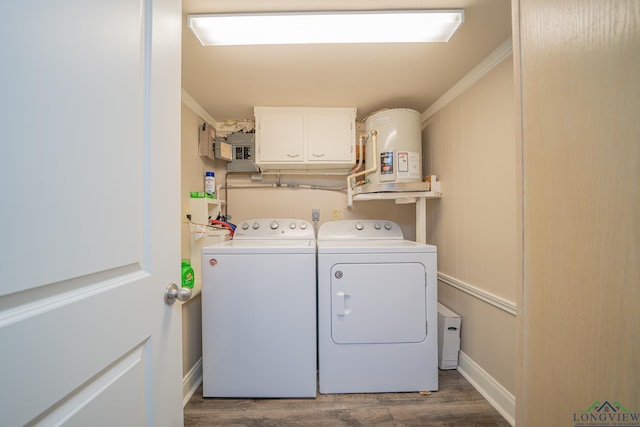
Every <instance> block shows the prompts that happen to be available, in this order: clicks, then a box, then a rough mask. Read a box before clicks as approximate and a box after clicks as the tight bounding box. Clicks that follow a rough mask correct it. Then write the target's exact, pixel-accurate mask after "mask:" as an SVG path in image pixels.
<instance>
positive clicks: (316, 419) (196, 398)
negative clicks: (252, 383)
mask: <svg viewBox="0 0 640 427" xmlns="http://www.w3.org/2000/svg"><path fill="white" fill-rule="evenodd" d="M439 382H440V390H439V391H437V392H433V393H431V394H430V395H421V394H419V393H376V394H328V395H325V394H318V396H317V397H316V398H315V399H217V398H203V397H202V385H201V386H200V387H199V388H198V390H197V391H196V392H195V394H194V395H193V397H192V398H191V399H190V400H189V403H187V405H186V406H185V408H184V425H185V427H190V426H224V427H227V426H277V427H287V426H295V427H298V426H314V427H316V426H330V427H333V426H434V427H443V426H456V427H466V426H475V427H488V426H492V427H493V426H505V427H507V426H510V424H509V423H508V422H507V421H506V420H505V419H504V418H502V416H501V415H500V414H499V413H498V412H497V411H496V410H495V409H494V408H493V407H492V406H491V405H490V404H489V403H488V402H487V401H486V400H485V399H484V398H483V397H482V396H481V395H480V393H478V392H477V391H476V390H475V389H474V388H473V387H472V386H471V384H469V383H468V382H467V380H465V379H464V377H462V375H460V373H458V371H456V370H451V371H439Z"/></svg>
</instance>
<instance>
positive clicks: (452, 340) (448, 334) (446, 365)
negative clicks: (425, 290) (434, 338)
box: [438, 303, 460, 369]
mask: <svg viewBox="0 0 640 427" xmlns="http://www.w3.org/2000/svg"><path fill="white" fill-rule="evenodd" d="M459 351H460V316H459V315H458V314H456V313H454V312H453V311H451V310H449V309H448V308H447V307H445V306H444V305H442V304H440V303H438V367H439V368H440V369H456V368H457V367H458V353H459Z"/></svg>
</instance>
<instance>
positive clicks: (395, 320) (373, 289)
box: [331, 263, 427, 344]
mask: <svg viewBox="0 0 640 427" xmlns="http://www.w3.org/2000/svg"><path fill="white" fill-rule="evenodd" d="M426 277H427V274H426V270H425V267H424V265H422V264H420V263H375V264H374V263H358V264H335V265H334V266H333V267H332V269H331V336H332V338H333V341H334V342H336V343H338V344H384V343H416V342H422V341H424V340H425V338H426V336H427V325H426V286H427V278H426Z"/></svg>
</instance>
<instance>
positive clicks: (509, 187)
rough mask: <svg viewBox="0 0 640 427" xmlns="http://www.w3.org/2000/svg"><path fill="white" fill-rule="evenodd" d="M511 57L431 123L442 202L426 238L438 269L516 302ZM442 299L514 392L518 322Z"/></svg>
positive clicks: (427, 139)
mask: <svg viewBox="0 0 640 427" xmlns="http://www.w3.org/2000/svg"><path fill="white" fill-rule="evenodd" d="M514 121H515V114H514V94H513V61H512V58H511V56H509V57H508V58H507V59H505V60H504V61H502V62H501V63H500V64H498V65H497V66H496V67H495V68H493V69H492V70H491V71H490V72H489V73H488V74H486V75H485V76H483V77H482V78H481V79H480V80H478V81H477V82H476V83H474V84H473V85H472V86H470V87H469V88H467V89H466V90H465V91H464V92H463V93H461V94H460V95H459V96H457V97H456V98H455V99H454V100H453V101H452V102H450V103H449V104H447V105H446V106H445V107H444V108H442V109H441V110H440V111H439V112H437V113H436V114H435V115H434V116H433V117H431V118H430V119H429V121H428V123H427V126H426V128H425V129H424V131H423V140H424V143H425V148H424V150H425V155H426V159H425V160H426V167H427V172H428V173H429V174H435V175H437V176H438V178H439V180H440V181H441V185H442V194H443V196H442V198H441V199H440V200H435V201H431V202H429V203H428V204H427V240H429V241H432V242H433V243H435V244H436V245H437V246H438V271H439V273H442V274H445V275H447V276H449V277H450V278H452V279H454V280H455V281H456V282H462V283H463V284H464V285H469V286H470V287H473V288H474V289H476V290H478V291H479V292H480V293H484V294H488V295H491V296H495V297H497V298H499V299H502V300H504V301H506V302H507V303H512V305H513V302H514V301H515V300H516V293H517V288H518V285H519V282H520V273H519V271H520V267H519V265H520V259H519V258H518V253H519V251H518V244H519V235H520V233H521V231H520V230H521V228H520V227H521V224H520V222H519V220H518V216H517V213H518V209H517V203H518V200H519V199H520V195H519V188H518V186H517V182H518V181H517V174H518V173H519V168H518V166H517V151H516V138H515V130H514ZM438 290H439V300H440V301H441V302H442V303H443V304H444V305H446V306H448V307H449V308H451V309H452V310H454V311H455V312H457V313H458V314H460V315H461V317H462V329H461V331H462V343H461V350H462V351H463V352H464V353H465V354H466V355H467V356H468V357H469V358H471V359H472V360H473V361H474V362H475V363H477V364H478V365H480V367H481V368H482V369H484V370H485V371H486V372H487V373H488V374H489V375H490V376H491V377H493V379H495V380H496V381H498V382H499V383H500V384H501V385H502V386H503V387H504V388H506V389H507V390H508V391H509V392H510V393H512V394H514V393H515V383H516V376H515V375H516V374H515V371H516V318H515V316H514V315H513V314H511V313H508V312H506V311H504V310H502V309H500V308H498V307H496V306H494V305H491V304H489V303H487V302H485V301H484V300H482V299H478V298H477V297H475V296H472V295H470V294H469V293H467V292H464V291H462V290H460V289H459V288H457V287H453V286H451V285H449V284H447V283H445V282H443V281H440V282H439V288H438Z"/></svg>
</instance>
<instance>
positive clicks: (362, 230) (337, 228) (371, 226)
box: [318, 219, 404, 240]
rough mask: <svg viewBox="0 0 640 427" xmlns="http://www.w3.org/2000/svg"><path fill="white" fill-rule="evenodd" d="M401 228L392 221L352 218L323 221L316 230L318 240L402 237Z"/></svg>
mask: <svg viewBox="0 0 640 427" xmlns="http://www.w3.org/2000/svg"><path fill="white" fill-rule="evenodd" d="M403 238H404V236H403V234H402V230H401V229H400V227H399V226H398V224H396V223H395V222H393V221H387V220H373V219H354V220H342V221H330V222H325V223H324V224H322V225H321V226H320V229H319V230H318V240H334V239H403Z"/></svg>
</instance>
